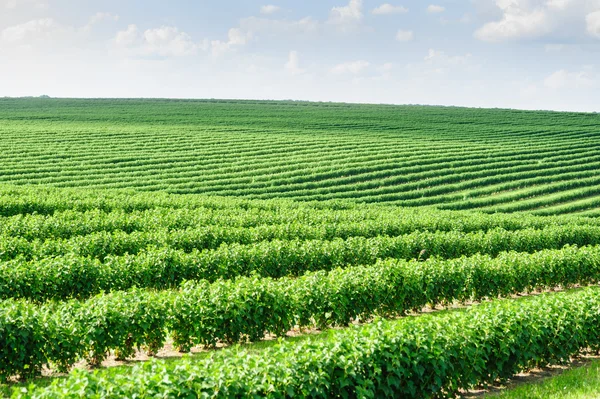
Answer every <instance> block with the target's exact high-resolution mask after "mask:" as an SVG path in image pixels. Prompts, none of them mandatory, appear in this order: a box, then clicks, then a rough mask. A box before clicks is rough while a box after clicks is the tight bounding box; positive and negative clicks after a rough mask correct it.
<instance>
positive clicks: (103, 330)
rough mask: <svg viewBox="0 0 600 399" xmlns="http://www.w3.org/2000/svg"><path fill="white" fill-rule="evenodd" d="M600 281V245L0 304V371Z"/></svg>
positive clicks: (5, 373) (209, 343) (343, 322)
mask: <svg viewBox="0 0 600 399" xmlns="http://www.w3.org/2000/svg"><path fill="white" fill-rule="evenodd" d="M598 280H600V247H590V248H581V249H579V248H577V247H568V248H564V249H562V250H547V251H542V252H538V253H535V254H531V255H528V254H519V253H514V252H510V253H504V254H501V255H500V256H499V257H498V258H491V257H489V256H484V255H477V256H475V257H471V258H460V259H455V260H449V261H444V260H428V261H426V262H416V261H397V260H387V261H381V262H378V263H377V264H375V265H373V266H359V267H353V268H348V269H335V270H332V271H330V272H325V271H320V272H314V273H308V274H306V275H304V276H301V277H299V278H284V279H280V280H272V279H270V278H258V277H256V276H255V277H249V278H239V279H237V280H235V281H231V280H230V281H216V282H214V283H209V282H208V281H200V282H197V283H191V282H188V283H186V284H185V285H183V286H182V287H181V288H180V290H178V291H158V292H156V291H145V290H138V289H133V290H130V291H119V292H113V293H110V294H106V295H99V296H96V297H93V298H90V299H88V300H87V301H83V302H79V301H67V302H50V303H46V304H42V305H36V304H33V303H28V302H24V301H14V300H7V301H4V302H3V303H2V304H1V305H0V325H2V330H0V338H1V341H2V342H5V343H6V346H5V347H4V348H3V349H0V375H3V376H5V377H7V376H11V375H14V374H22V375H24V374H27V373H28V372H39V370H40V367H41V366H42V365H44V364H51V365H53V366H54V367H56V368H58V369H59V370H65V369H67V368H68V367H69V366H70V365H72V364H73V363H75V362H76V361H77V360H79V359H80V358H87V359H88V361H90V362H91V363H93V364H98V363H99V362H101V361H102V360H103V359H104V358H105V357H106V355H107V353H108V352H109V351H110V350H114V351H116V353H117V354H118V356H120V357H128V356H130V355H131V354H133V351H134V348H135V347H136V346H138V347H139V346H145V347H146V348H147V349H148V350H149V352H151V353H153V352H155V351H156V350H157V349H159V348H161V347H162V345H163V343H164V341H165V339H166V336H167V334H170V335H171V336H172V338H173V341H174V344H175V345H177V346H178V347H180V348H181V349H182V350H186V351H187V350H189V348H190V347H191V346H194V345H198V344H201V345H206V346H214V345H215V344H216V343H217V342H219V341H220V342H228V343H233V342H239V341H242V340H250V341H255V340H259V339H262V338H263V337H264V335H265V334H266V333H273V334H277V335H283V334H284V333H285V332H286V331H288V330H290V329H291V328H292V327H294V326H295V325H297V326H300V327H309V326H312V325H316V326H317V327H320V328H323V327H326V326H329V325H347V324H348V323H350V322H351V321H353V320H365V319H369V318H370V317H372V316H373V315H375V314H388V315H389V314H403V313H404V312H406V311H409V310H419V309H421V308H422V307H423V306H425V305H427V304H430V305H432V306H435V305H437V304H440V303H442V304H447V303H452V302H453V301H463V302H464V301H469V300H481V299H484V298H488V297H491V298H493V297H497V296H508V295H511V294H515V293H521V292H528V291H531V290H534V289H544V288H550V287H568V286H570V285H573V284H590V283H595V282H597V281H598Z"/></svg>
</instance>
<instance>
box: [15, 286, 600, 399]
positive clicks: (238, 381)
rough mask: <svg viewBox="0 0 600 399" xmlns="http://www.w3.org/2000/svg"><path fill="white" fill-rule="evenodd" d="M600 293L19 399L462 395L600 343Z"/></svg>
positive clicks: (120, 373)
mask: <svg viewBox="0 0 600 399" xmlns="http://www.w3.org/2000/svg"><path fill="white" fill-rule="evenodd" d="M599 328H600V295H599V294H598V290H597V289H595V288H594V289H585V290H581V291H578V292H574V293H573V292H567V293H558V294H552V295H543V296H540V297H536V298H528V299H526V300H519V301H515V300H509V301H494V302H492V303H489V304H484V305H480V306H475V307H472V308H470V309H468V310H466V311H463V312H448V313H445V314H439V315H424V316H421V317H418V318H406V319H402V320H399V321H392V322H384V321H378V322H376V323H373V324H370V325H367V326H363V327H361V328H351V329H347V330H343V331H336V332H332V333H330V334H329V335H328V336H326V337H324V338H320V339H309V340H304V341H300V342H297V343H293V342H283V343H279V344H277V345H275V346H274V347H272V348H267V349H264V350H262V351H247V350H243V349H241V350H240V349H237V350H227V351H218V352H216V353H213V354H212V355H211V356H209V357H207V358H204V359H195V360H192V359H184V360H183V361H181V362H176V363H164V362H158V361H153V362H149V363H146V364H142V365H137V366H134V368H133V369H132V370H118V369H113V370H108V371H104V372H94V373H90V372H87V371H79V370H78V371H77V372H74V373H72V374H71V375H70V376H69V377H68V378H67V379H65V380H57V381H55V382H54V383H53V384H51V385H50V386H49V387H40V388H35V386H31V387H29V388H25V389H20V390H14V392H13V396H12V397H13V398H14V399H17V398H40V399H41V398H79V397H213V398H230V397H271V398H288V397H316V398H319V397H320V398H329V397H355V396H359V397H405V398H423V397H437V398H450V397H455V396H456V395H457V394H458V392H459V390H461V389H462V390H465V389H470V388H473V387H474V386H476V385H481V384H489V383H493V382H495V381H497V380H498V379H500V380H503V379H506V378H509V377H511V376H513V375H514V374H516V373H518V372H521V371H524V370H528V369H530V368H533V367H538V366H546V365H548V364H555V363H563V362H565V361H567V360H568V359H569V357H570V356H572V355H575V354H577V353H579V352H580V351H581V350H583V349H592V350H597V349H600V336H599V335H598V333H597V331H598V329H599Z"/></svg>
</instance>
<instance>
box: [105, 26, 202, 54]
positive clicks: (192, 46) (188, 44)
mask: <svg viewBox="0 0 600 399" xmlns="http://www.w3.org/2000/svg"><path fill="white" fill-rule="evenodd" d="M114 41H115V44H116V45H117V46H119V47H121V48H127V49H129V50H131V51H132V52H133V54H135V55H141V56H152V55H158V56H162V57H169V56H174V57H181V56H186V55H192V54H194V53H196V51H197V50H198V49H200V48H204V47H206V45H205V44H197V43H195V42H194V41H193V40H192V38H191V37H190V35H188V34H187V33H185V32H181V31H180V30H179V29H178V28H176V27H173V26H162V27H160V28H155V29H147V30H146V31H144V33H140V31H139V30H138V27H137V26H136V25H133V24H132V25H129V26H128V27H127V29H126V30H123V31H120V32H118V33H117V35H116V37H115V39H114Z"/></svg>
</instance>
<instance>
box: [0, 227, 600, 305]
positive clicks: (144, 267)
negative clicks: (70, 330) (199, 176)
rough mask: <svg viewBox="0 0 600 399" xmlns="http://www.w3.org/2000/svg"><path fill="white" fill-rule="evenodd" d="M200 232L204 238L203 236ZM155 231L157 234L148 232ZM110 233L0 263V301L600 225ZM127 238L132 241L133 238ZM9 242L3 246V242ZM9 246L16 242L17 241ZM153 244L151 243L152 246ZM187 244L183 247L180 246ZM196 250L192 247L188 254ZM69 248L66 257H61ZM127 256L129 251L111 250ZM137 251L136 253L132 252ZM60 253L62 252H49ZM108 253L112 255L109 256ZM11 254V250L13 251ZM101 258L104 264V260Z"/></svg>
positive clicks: (567, 234) (394, 254)
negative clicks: (211, 235)
mask: <svg viewBox="0 0 600 399" xmlns="http://www.w3.org/2000/svg"><path fill="white" fill-rule="evenodd" d="M199 232H200V235H199V237H197V238H198V239H203V238H205V236H203V235H202V234H201V233H202V232H201V231H199ZM148 234H149V235H150V236H151V235H152V234H151V233H148ZM107 237H108V238H110V239H108V240H103V238H106V236H105V235H103V234H100V236H99V237H97V238H99V239H98V240H93V239H91V238H89V237H88V238H87V239H83V240H79V243H80V244H81V246H80V247H77V246H71V247H66V248H63V249H62V250H61V249H60V248H58V249H57V248H56V247H55V246H54V244H57V242H56V241H49V242H48V243H49V244H48V245H46V244H43V245H41V247H40V248H38V249H40V251H39V252H37V256H33V255H31V254H30V255H31V256H30V257H34V258H36V257H38V256H39V257H40V258H39V259H34V260H31V261H28V260H27V259H26V258H25V257H16V258H15V259H13V260H9V261H6V262H2V263H0V298H2V299H6V298H28V299H32V300H36V301H44V300H46V299H51V298H54V299H65V298H71V297H77V298H84V297H87V296H90V295H93V294H96V293H98V292H100V291H111V290H124V289H128V288H131V287H134V286H137V287H148V288H156V289H163V288H172V287H176V286H177V285H178V284H179V283H181V282H182V281H183V280H203V279H204V280H209V281H215V280H217V279H220V278H222V279H235V278H237V277H239V276H248V275H251V274H257V275H259V276H263V277H273V278H279V277H284V276H299V275H302V274H303V273H305V272H307V271H314V270H331V269H333V268H336V267H347V266H350V265H361V264H362V265H367V264H373V263H374V262H375V261H377V260H378V259H384V258H396V259H420V260H423V259H426V258H429V257H431V256H435V257H441V258H456V257H460V256H463V255H474V254H476V253H485V254H490V255H497V254H498V253H500V252H503V251H517V252H525V253H531V252H535V251H539V250H542V249H560V248H562V247H563V246H565V245H579V246H583V245H597V244H600V227H595V226H579V227H578V226H567V227H565V226H550V227H546V228H544V229H540V230H536V229H523V230H518V231H515V232H510V231H506V230H502V229H494V230H489V231H487V232H482V231H480V232H474V233H462V232H457V231H450V232H437V233H430V232H415V233H411V234H408V235H403V236H397V237H385V236H382V237H373V238H364V237H350V238H348V239H346V240H343V239H339V238H338V239H334V240H331V241H324V240H307V241H302V240H272V241H261V242H257V243H254V244H250V245H242V244H237V243H233V244H223V245H221V246H219V247H218V248H217V249H214V250H203V251H198V250H196V249H194V246H195V244H197V243H194V241H193V239H194V236H193V235H191V236H187V238H191V239H192V241H191V242H189V241H186V240H184V239H183V237H186V236H185V235H183V236H182V235H179V234H178V233H177V234H174V237H176V238H177V240H170V241H169V240H166V241H167V242H166V243H165V245H167V244H168V245H167V246H164V247H153V246H150V245H156V244H159V243H160V240H157V241H156V242H151V241H150V242H148V241H144V240H142V241H141V243H140V242H138V241H136V239H137V238H140V237H142V238H144V237H146V238H147V236H145V234H144V233H140V234H139V235H127V234H123V235H119V234H113V235H110V234H108V233H107ZM128 239H132V240H131V241H129V240H128ZM4 244H6V245H5V246H4V247H2V245H4ZM8 244H15V245H14V246H10V245H8ZM149 246H150V247H149ZM0 248H2V252H4V253H5V254H11V255H10V256H11V257H15V256H17V255H18V254H19V253H26V250H27V248H28V243H27V242H22V241H19V240H18V239H15V240H6V241H0ZM178 248H183V249H178ZM186 250H189V252H186ZM63 253H64V255H62V254H63ZM113 253H116V254H123V253H125V254H124V255H122V256H116V255H112V254H113ZM127 253H130V254H127ZM52 254H61V255H60V256H49V255H52ZM107 254H108V255H107ZM7 256H8V255H7ZM97 258H102V261H101V260H99V259H97Z"/></svg>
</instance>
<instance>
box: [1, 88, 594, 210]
mask: <svg viewBox="0 0 600 399" xmlns="http://www.w3.org/2000/svg"><path fill="white" fill-rule="evenodd" d="M599 118H600V117H599V116H598V115H596V114H578V113H557V112H543V111H535V112H533V111H528V112H524V111H511V110H498V109H488V110H485V109H468V108H452V107H420V106H386V105H358V104H325V103H296V102H266V101H260V102H253V101H220V100H219V101H216V100H215V101H197V100H196V101H174V100H70V99H43V100H42V99H0V136H1V137H2V138H3V140H2V142H0V154H2V157H0V181H2V182H5V183H14V184H19V185H22V184H26V185H29V184H35V185H39V184H42V185H52V186H59V187H95V188H101V189H113V188H128V189H134V190H137V191H168V192H171V193H185V194H194V193H197V194H209V195H223V196H237V197H244V198H257V199H266V198H284V197H285V198H291V199H297V200H302V201H306V200H329V199H343V200H350V201H364V202H377V203H384V202H385V203H395V204H397V205H403V206H423V205H434V206H438V207H446V208H449V209H474V208H480V209H483V210H485V211H487V212H495V211H498V210H500V211H505V212H514V211H517V210H519V211H532V212H538V211H539V212H540V213H551V214H552V213H554V214H556V213H570V212H577V211H582V210H583V211H585V210H593V209H597V208H598V206H599V202H598V200H597V199H596V200H595V201H590V200H594V198H595V197H596V198H597V196H598V193H599V191H598V186H599V184H600V178H599V177H598V176H597V174H596V171H597V170H598V167H599V166H600V157H599V156H598V148H599V144H598V132H597V130H596V128H595V127H596V126H597V125H598V121H599ZM82 137H84V138H85V140H84V139H82ZM12 205H13V206H17V205H18V204H16V203H13V204H12ZM21 205H23V206H22V207H21V209H22V211H23V212H17V213H27V212H26V211H27V210H31V209H32V208H30V207H28V206H27V205H26V204H21ZM13 210H14V208H13ZM42 211H43V209H42ZM0 212H1V210H0Z"/></svg>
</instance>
